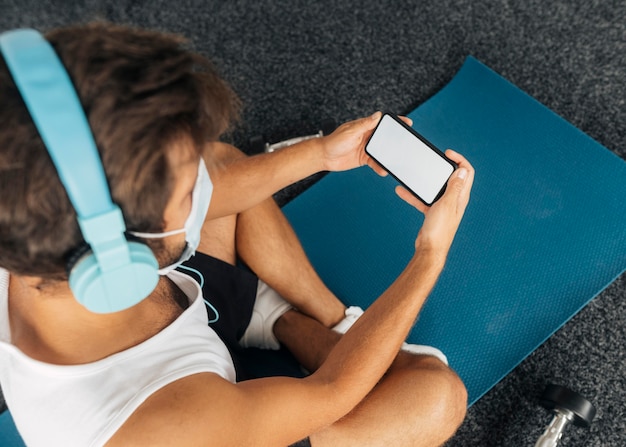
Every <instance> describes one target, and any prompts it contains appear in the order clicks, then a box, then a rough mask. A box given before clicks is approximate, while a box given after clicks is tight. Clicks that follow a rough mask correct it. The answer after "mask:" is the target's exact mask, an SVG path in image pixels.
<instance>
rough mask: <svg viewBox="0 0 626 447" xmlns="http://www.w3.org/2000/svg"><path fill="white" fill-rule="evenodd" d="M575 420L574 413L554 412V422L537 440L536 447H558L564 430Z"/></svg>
mask: <svg viewBox="0 0 626 447" xmlns="http://www.w3.org/2000/svg"><path fill="white" fill-rule="evenodd" d="M573 419H574V413H572V412H571V411H568V410H563V409H561V408H557V409H555V410H554V417H553V418H552V422H550V425H548V427H547V428H546V431H545V432H544V433H543V435H541V437H540V438H539V439H538V440H537V443H536V444H535V447H556V446H557V445H558V444H559V441H560V440H561V437H562V436H563V430H565V427H567V425H568V424H569V423H570V422H572V420H573Z"/></svg>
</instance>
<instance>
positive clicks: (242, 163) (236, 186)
mask: <svg viewBox="0 0 626 447" xmlns="http://www.w3.org/2000/svg"><path fill="white" fill-rule="evenodd" d="M379 119H380V114H379V113H376V114H374V115H372V116H371V117H367V118H362V119H359V120H355V121H350V122H348V123H345V124H343V125H342V126H340V127H339V128H337V130H335V132H333V133H332V134H331V135H329V136H327V137H323V138H319V139H317V138H316V139H312V140H307V141H304V142H302V143H299V144H296V145H294V146H290V147H287V148H284V149H281V150H279V151H275V152H271V153H269V154H259V155H254V156H252V157H242V158H240V159H237V160H234V161H232V162H230V163H228V164H226V165H224V164H218V163H216V162H215V160H212V158H211V154H210V145H209V149H208V150H207V153H206V154H205V161H206V163H207V166H208V168H209V173H210V175H211V180H212V181H213V186H214V190H213V197H212V198H211V205H210V208H209V214H208V218H209V219H214V218H218V217H223V216H227V215H231V214H237V213H240V212H242V211H245V210H247V209H250V208H251V207H253V206H255V205H257V204H259V203H261V202H262V201H263V200H265V199H267V198H268V197H271V196H272V194H274V193H276V192H277V191H279V190H280V189H282V188H284V187H286V186H288V185H291V184H292V183H295V182H297V181H299V180H302V179H303V178H306V177H308V176H310V175H312V174H315V173H316V172H320V171H343V170H347V169H352V168H356V167H358V166H363V165H365V164H369V165H370V166H371V167H372V168H373V169H374V170H376V172H378V173H379V174H381V175H384V171H383V170H382V169H381V168H380V167H379V166H378V165H376V164H375V163H374V162H373V161H371V159H370V157H369V156H368V155H367V154H366V153H365V151H364V147H365V143H366V141H367V139H368V138H369V135H370V134H371V132H372V131H373V129H374V127H376V124H377V123H378V120H379Z"/></svg>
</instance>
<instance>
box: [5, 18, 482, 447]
mask: <svg viewBox="0 0 626 447" xmlns="http://www.w3.org/2000/svg"><path fill="white" fill-rule="evenodd" d="M47 40H48V41H49V42H50V43H51V44H52V45H53V47H54V48H55V50H56V52H57V54H58V56H59V58H60V59H61V60H62V62H63V65H64V66H65V68H66V69H67V71H68V73H69V74H70V76H71V78H72V82H73V84H74V87H75V88H76V90H77V93H78V96H79V98H80V100H81V103H82V107H83V109H84V111H85V113H86V116H87V118H88V120H89V124H90V127H91V131H92V133H93V135H94V138H95V141H96V143H97V146H98V151H99V153H100V158H101V160H102V165H103V167H104V170H105V172H106V177H107V180H108V183H109V188H110V190H111V195H112V197H113V201H114V202H115V203H116V204H118V205H119V206H120V208H121V210H122V213H123V216H124V221H125V225H126V228H127V233H128V235H129V236H128V237H129V238H130V239H137V240H139V241H142V242H143V243H145V244H147V245H148V246H149V247H150V248H151V250H152V252H153V253H154V255H155V256H156V259H157V260H158V264H159V273H160V274H161V276H160V277H159V280H158V284H157V286H156V288H155V289H154V291H153V292H151V293H150V295H149V296H148V297H147V298H145V299H143V300H142V301H140V302H139V303H138V304H136V305H133V306H131V307H129V308H126V309H123V310H119V311H116V312H111V313H95V312H93V311H91V310H89V309H88V308H86V307H85V306H83V305H82V304H81V303H79V302H78V301H77V300H76V299H75V296H74V293H73V292H72V290H71V289H70V286H69V284H68V274H67V272H66V269H67V268H70V269H71V268H72V266H73V264H74V263H75V261H76V259H80V258H81V256H82V253H83V252H84V249H81V248H80V247H81V246H83V245H84V243H85V241H84V239H83V235H82V234H81V231H80V228H79V227H78V225H77V222H76V212H75V210H74V209H73V207H72V204H71V203H70V201H69V200H68V198H67V195H66V191H65V188H64V187H63V185H62V184H61V183H60V181H59V178H58V175H57V173H56V172H55V168H54V165H53V164H52V162H51V161H50V158H49V156H48V155H47V152H46V148H45V147H44V146H43V143H42V141H41V138H40V136H39V135H38V133H37V129H36V128H35V127H34V125H33V123H32V120H31V118H30V117H29V113H28V111H27V110H26V108H25V107H24V104H23V102H22V99H21V97H20V93H19V92H18V90H17V88H16V86H15V83H14V80H13V79H12V77H11V74H10V73H9V71H8V70H7V67H6V65H5V64H4V61H0V98H2V101H1V102H0V123H2V124H1V128H0V268H1V269H0V356H1V357H2V363H1V366H0V380H1V381H2V387H3V390H4V391H5V395H6V400H7V403H8V406H9V409H10V410H11V411H12V414H13V416H14V418H15V421H16V424H17V426H18V429H19V430H20V432H21V433H22V435H23V436H24V438H25V440H26V441H27V443H32V445H108V446H118V445H119V446H128V445H150V446H153V445H185V446H187V445H189V446H193V445H216V446H222V445H224V446H227V445H233V446H245V445H267V446H286V445H290V444H293V443H297V445H313V446H315V447H318V446H343V445H346V446H350V445H355V446H364V445H415V446H422V445H424V446H425V445H439V444H441V443H443V442H444V441H445V440H446V439H447V438H449V437H450V436H451V435H452V434H453V433H454V431H455V430H456V428H457V427H458V425H459V424H460V423H461V421H462V419H463V417H464V414H465V406H466V394H465V389H464V387H463V385H462V383H461V381H460V380H459V379H458V377H457V376H456V375H455V374H454V372H452V371H451V370H450V369H449V368H448V367H447V365H446V361H445V357H444V356H443V355H442V354H441V353H440V352H439V351H437V350H436V349H434V348H428V347H419V346H413V345H407V344H403V341H404V339H405V338H406V336H407V334H408V332H409V330H410V329H411V326H412V325H413V323H414V321H415V319H416V317H417V314H418V313H419V311H420V309H421V307H422V305H423V303H424V301H425V300H426V297H427V296H428V294H429V292H430V290H431V288H432V287H433V285H434V284H435V281H436V279H437V277H438V275H439V273H440V271H441V269H442V268H443V265H444V263H445V258H446V255H447V252H448V250H449V247H450V245H451V243H452V240H453V238H454V235H455V233H456V230H457V228H458V225H459V223H460V221H461V218H462V215H463V213H464V210H465V207H466V205H467V203H468V200H469V194H470V189H471V185H472V181H473V175H474V174H473V169H472V167H471V165H470V164H469V163H468V162H467V161H466V160H465V159H464V158H463V157H462V156H461V155H459V154H456V153H454V152H452V151H449V152H448V156H449V157H450V158H452V159H453V160H454V161H456V162H457V163H458V164H459V169H458V170H457V171H456V173H455V174H454V175H453V176H452V178H451V179H450V182H449V185H448V188H447V191H446V193H445V195H444V196H443V197H442V198H441V200H439V201H438V202H437V203H436V204H435V205H433V206H432V207H431V208H427V207H425V206H423V205H422V204H420V203H418V202H417V200H415V199H413V198H412V196H411V195H410V194H409V193H408V192H406V191H405V190H403V189H401V188H399V189H398V190H397V193H398V195H399V196H400V197H401V198H403V199H404V200H406V201H407V202H409V203H410V204H412V205H414V206H415V207H416V208H417V209H419V210H420V211H421V212H423V213H424V214H425V215H426V217H425V220H424V224H423V226H422V228H421V229H420V231H419V234H418V236H417V239H416V242H415V255H414V257H413V258H412V259H411V261H410V262H409V263H408V265H407V267H406V269H405V270H404V272H403V273H402V274H401V275H400V276H399V277H398V279H397V280H396V281H395V282H394V283H393V284H392V285H391V286H390V288H389V289H388V290H387V291H386V292H385V293H384V294H383V295H382V296H381V297H380V298H378V299H377V300H376V301H375V302H374V303H373V304H372V305H371V306H370V308H369V309H367V311H366V312H365V313H363V314H362V315H361V312H360V311H359V309H355V308H349V309H346V308H345V306H344V305H343V304H342V303H341V302H340V301H339V300H338V299H337V298H336V297H335V296H334V295H333V294H332V292H331V291H329V290H328V289H327V288H326V286H325V285H324V284H323V283H322V281H321V280H320V279H319V277H318V276H317V275H316V273H315V272H314V270H313V268H312V267H311V265H310V263H309V262H308V260H307V259H306V256H305V254H304V252H303V251H302V248H301V247H300V245H299V243H298V241H297V238H296V236H295V234H294V233H293V231H292V229H291V228H290V226H289V224H288V223H287V221H286V220H285V218H284V217H283V216H282V214H281V212H280V210H279V209H278V207H277V206H276V205H275V203H274V202H273V201H272V199H271V196H272V194H273V193H274V192H276V191H278V190H279V189H281V188H283V187H285V186H287V185H288V184H290V183H293V182H294V181H297V180H300V179H302V178H304V177H306V176H308V175H311V174H313V173H315V172H318V171H322V170H330V171H341V170H346V169H351V168H354V167H357V166H361V165H364V164H366V163H367V164H369V165H370V166H371V167H372V168H373V169H375V170H376V171H377V172H378V173H380V174H384V173H383V172H382V170H381V169H380V167H378V166H376V165H375V163H374V162H373V161H371V160H370V159H369V158H368V157H367V156H366V154H365V153H364V150H363V148H364V144H365V142H366V141H367V138H368V137H369V135H370V134H371V132H372V131H373V129H374V127H375V126H376V124H377V122H378V120H379V119H380V114H378V113H377V114H374V115H373V116H371V117H368V118H363V119H361V120H357V121H353V122H349V123H346V124H344V125H343V126H340V127H339V128H338V129H337V130H336V131H335V132H334V133H333V134H331V135H329V136H327V137H324V138H322V139H319V140H313V141H308V142H305V143H302V144H300V145H297V146H293V147H291V148H287V149H284V150H281V151H278V152H275V153H272V154H264V155H259V156H254V157H245V156H243V155H242V154H241V153H240V152H238V151H237V150H236V149H234V148H233V147H231V146H228V145H226V144H223V143H219V142H218V141H217V140H218V138H219V136H220V135H221V134H222V133H223V132H224V131H225V129H226V128H227V127H228V125H229V123H230V122H231V121H232V120H233V117H234V116H235V114H236V101H235V100H234V99H233V98H234V96H233V95H232V93H231V91H230V90H229V88H228V87H227V86H226V85H225V84H224V83H223V81H221V80H220V79H219V77H218V76H217V75H216V74H215V72H214V70H213V69H212V68H211V66H210V64H209V63H208V62H207V61H206V60H205V59H203V58H202V57H200V56H198V55H195V54H193V53H191V52H189V51H187V50H185V49H184V48H182V47H181V41H180V39H178V38H175V37H172V36H166V35H162V34H157V33H151V32H147V31H139V30H132V29H128V28H122V27H116V26H111V25H106V24H94V25H89V26H82V27H72V28H67V29H61V30H56V31H54V32H51V33H49V34H48V35H47ZM211 185H212V194H211V193H210V191H211ZM209 194H211V195H210V196H209ZM209 199H210V204H209ZM203 204H204V206H203ZM207 206H208V211H207V209H206V208H207ZM198 219H200V221H199V222H200V224H201V230H200V227H197V226H196V225H195V223H197V222H198ZM196 227H197V228H198V231H200V232H201V238H200V242H199V245H198V247H197V251H198V253H197V254H196V256H195V257H194V258H192V259H190V260H189V261H187V262H185V263H184V264H183V265H182V266H180V263H181V261H182V260H183V259H184V258H185V257H186V256H185V254H186V253H189V247H191V248H194V244H195V242H194V237H193V236H194V234H193V233H194V232H195V230H194V228H196ZM237 259H240V260H241V261H243V262H244V263H245V264H246V265H247V266H248V267H249V268H250V269H251V270H252V271H253V272H254V273H255V275H257V276H258V278H259V280H258V281H257V279H256V277H254V276H252V275H250V274H249V273H247V272H244V271H243V270H241V269H238V268H236V267H234V264H235V262H236V261H237ZM68 263H69V266H68ZM178 266H180V267H181V271H175V270H173V269H174V268H175V267H178ZM192 278H194V279H196V280H198V281H199V282H200V285H199V284H198V283H197V282H196V281H195V280H194V279H192ZM201 287H202V288H201ZM200 298H203V299H205V300H206V301H207V304H208V314H209V315H208V317H207V312H205V309H204V306H203V305H202V300H201V299H200ZM209 321H210V322H211V327H207V322H209ZM212 328H213V329H212ZM343 333H345V335H343V336H342V334H343ZM218 335H219V338H218ZM279 342H280V343H282V344H284V345H285V346H286V347H287V348H288V349H289V350H290V351H291V352H292V353H293V354H294V355H295V356H296V358H297V359H298V360H299V361H300V362H301V364H302V365H303V367H304V368H305V369H306V370H308V371H310V372H311V374H310V375H309V376H307V377H306V378H304V379H295V378H288V377H272V378H263V379H254V380H246V381H239V382H238V381H237V380H236V371H235V368H234V365H233V360H235V361H236V358H234V359H233V358H231V355H232V356H235V357H236V355H237V352H238V349H239V347H238V344H241V345H244V346H257V347H262V348H266V349H275V348H276V347H277V346H278V343H279ZM226 345H227V346H226ZM229 350H230V354H229Z"/></svg>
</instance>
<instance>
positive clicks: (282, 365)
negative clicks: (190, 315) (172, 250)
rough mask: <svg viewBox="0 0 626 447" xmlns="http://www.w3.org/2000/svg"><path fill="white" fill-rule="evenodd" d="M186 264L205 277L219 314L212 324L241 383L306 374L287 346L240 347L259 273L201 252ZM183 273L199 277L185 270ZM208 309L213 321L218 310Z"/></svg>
mask: <svg viewBox="0 0 626 447" xmlns="http://www.w3.org/2000/svg"><path fill="white" fill-rule="evenodd" d="M183 265H184V266H185V267H190V268H192V269H195V270H198V271H199V272H200V273H202V276H203V277H204V285H203V286H202V293H203V295H204V299H205V300H207V301H208V302H209V303H211V305H212V306H213V307H215V309H216V310H217V311H218V313H219V319H218V320H217V321H216V322H215V323H210V326H211V328H213V330H214V331H215V332H216V333H217V335H218V336H219V337H220V338H221V339H222V341H223V342H224V344H225V345H226V347H227V348H228V350H229V351H230V355H231V357H232V358H233V363H234V365H235V371H236V372H237V381H238V382H240V381H242V380H248V379H253V378H258V377H268V376H291V377H303V376H304V374H303V372H302V369H301V368H300V365H299V364H298V362H297V361H296V360H295V359H294V358H293V356H292V355H291V354H290V353H289V351H287V350H286V349H284V348H282V349H281V350H279V351H268V350H262V349H255V348H242V347H240V346H239V343H238V341H239V339H240V338H241V337H242V336H243V334H244V332H245V331H246V328H247V327H248V324H249V323H250V318H251V317H252V309H253V308H254V302H255V300H256V294H257V285H258V278H257V277H256V275H254V274H253V273H251V272H250V271H249V270H248V269H246V268H245V267H243V266H233V265H231V264H228V263H227V262H224V261H221V260H219V259H217V258H214V257H212V256H209V255H206V254H204V253H200V252H196V255H195V256H193V257H192V258H191V259H189V260H188V261H187V262H185V263H184V264H183ZM181 272H182V273H185V274H188V275H190V276H192V277H194V278H195V277H196V276H197V275H196V274H195V273H193V272H190V271H188V270H185V269H182V270H181ZM196 279H197V280H198V281H199V278H196ZM207 312H208V314H209V321H210V320H212V319H213V318H214V317H215V313H214V311H213V310H212V309H211V308H210V307H208V306H207Z"/></svg>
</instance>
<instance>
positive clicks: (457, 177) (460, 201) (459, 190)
mask: <svg viewBox="0 0 626 447" xmlns="http://www.w3.org/2000/svg"><path fill="white" fill-rule="evenodd" d="M468 174H469V172H468V170H467V169H466V168H459V169H457V170H456V171H455V172H454V174H452V176H451V177H450V180H448V187H447V190H446V195H449V196H452V197H453V199H454V200H456V202H457V205H459V206H461V207H463V206H464V205H465V204H467V201H468V197H467V191H468V187H467V186H468V181H467V180H468ZM452 197H451V198H452Z"/></svg>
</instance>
